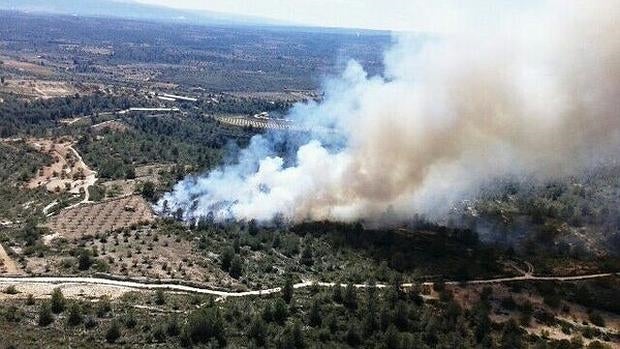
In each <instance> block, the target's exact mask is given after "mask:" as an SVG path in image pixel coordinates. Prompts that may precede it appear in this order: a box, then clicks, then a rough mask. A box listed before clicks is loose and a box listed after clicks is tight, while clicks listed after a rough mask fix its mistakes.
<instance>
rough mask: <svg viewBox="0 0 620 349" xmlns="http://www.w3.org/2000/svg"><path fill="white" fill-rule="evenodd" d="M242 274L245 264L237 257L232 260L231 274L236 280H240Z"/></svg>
mask: <svg viewBox="0 0 620 349" xmlns="http://www.w3.org/2000/svg"><path fill="white" fill-rule="evenodd" d="M242 272H243V264H242V262H241V258H239V256H235V257H234V258H233V260H232V263H231V264H230V271H229V274H230V276H232V277H234V278H235V279H238V278H239V277H240V276H241V274H242Z"/></svg>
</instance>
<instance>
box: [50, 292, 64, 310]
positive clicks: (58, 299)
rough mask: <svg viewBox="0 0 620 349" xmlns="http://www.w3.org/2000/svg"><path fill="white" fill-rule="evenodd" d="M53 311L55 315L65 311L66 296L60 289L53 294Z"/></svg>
mask: <svg viewBox="0 0 620 349" xmlns="http://www.w3.org/2000/svg"><path fill="white" fill-rule="evenodd" d="M51 310H52V312H53V313H54V314H60V313H62V312H63V311H64V310H65V296H63V294H62V291H60V289H59V288H55V289H54V291H53V292H52V299H51Z"/></svg>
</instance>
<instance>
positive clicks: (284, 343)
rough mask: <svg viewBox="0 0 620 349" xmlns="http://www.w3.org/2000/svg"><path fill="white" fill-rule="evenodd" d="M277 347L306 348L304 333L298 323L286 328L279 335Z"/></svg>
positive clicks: (289, 348) (287, 348)
mask: <svg viewBox="0 0 620 349" xmlns="http://www.w3.org/2000/svg"><path fill="white" fill-rule="evenodd" d="M277 347H278V348H279V349H303V348H305V347H306V343H305V339H304V333H303V331H302V330H301V325H300V324H299V322H295V323H293V324H289V325H288V326H286V328H285V329H284V331H282V333H281V334H280V337H279V340H278V345H277Z"/></svg>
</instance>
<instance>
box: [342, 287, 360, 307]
mask: <svg viewBox="0 0 620 349" xmlns="http://www.w3.org/2000/svg"><path fill="white" fill-rule="evenodd" d="M342 303H343V304H344V306H345V307H347V309H349V310H355V309H357V290H356V289H355V286H353V284H351V283H350V284H348V285H347V287H346V288H345V289H344V298H343V302H342Z"/></svg>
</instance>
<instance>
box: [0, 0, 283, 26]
mask: <svg viewBox="0 0 620 349" xmlns="http://www.w3.org/2000/svg"><path fill="white" fill-rule="evenodd" d="M0 9H2V10H14V11H24V12H37V13H52V14H63V15H76V16H88V17H116V18H127V19H140V20H150V21H162V22H176V23H187V24H201V25H262V26H273V25H291V24H292V23H285V22H279V21H275V20H270V19H265V18H259V17H250V16H241V15H230V14H225V13H218V12H210V11H188V10H178V9H172V8H167V7H161V6H152V5H146V4H140V3H137V2H133V1H119V0H87V1H84V0H53V1H49V0H0Z"/></svg>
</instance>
